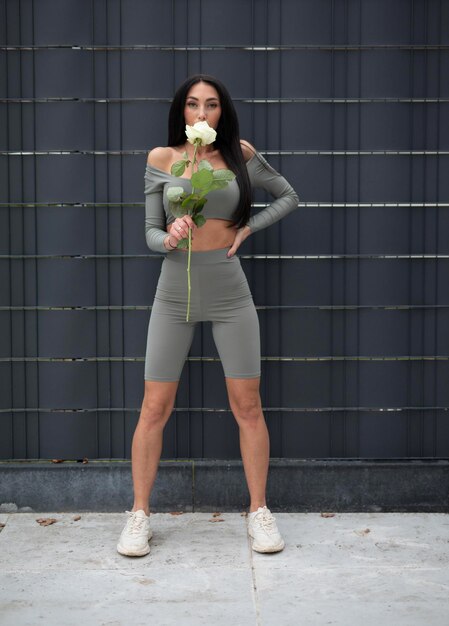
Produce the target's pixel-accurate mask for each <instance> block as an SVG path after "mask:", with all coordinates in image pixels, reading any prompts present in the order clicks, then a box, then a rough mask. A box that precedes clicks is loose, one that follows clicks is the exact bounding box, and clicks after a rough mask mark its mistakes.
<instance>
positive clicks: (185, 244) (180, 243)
mask: <svg viewBox="0 0 449 626" xmlns="http://www.w3.org/2000/svg"><path fill="white" fill-rule="evenodd" d="M188 247H189V240H188V238H187V237H184V239H180V240H179V241H178V245H177V248H188Z"/></svg>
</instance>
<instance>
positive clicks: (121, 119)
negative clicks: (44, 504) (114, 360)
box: [110, 0, 125, 447]
mask: <svg viewBox="0 0 449 626" xmlns="http://www.w3.org/2000/svg"><path fill="white" fill-rule="evenodd" d="M119 17H120V24H119V39H120V46H122V45H123V32H122V24H123V0H119ZM119 67H120V70H119V85H120V87H119V90H120V91H119V93H120V253H121V254H123V251H124V242H123V233H124V230H125V224H124V219H123V200H124V198H123V158H122V152H123V103H122V98H123V52H122V50H121V49H120V52H119ZM124 264H125V261H124V259H123V258H122V259H121V260H120V279H121V294H120V297H121V301H122V306H124V305H125V302H124V294H125V284H124V275H125V268H124ZM120 320H121V329H122V336H121V341H120V345H121V348H122V350H123V348H124V346H125V341H124V339H125V326H124V313H123V311H122V312H121V318H120ZM121 375H122V387H121V390H120V391H121V396H122V398H123V400H124V397H125V364H124V363H123V364H122V367H121ZM123 400H122V406H124V405H125V403H124V401H123ZM122 419H123V421H125V412H124V411H123V412H122ZM110 440H111V447H112V437H111V438H110ZM123 445H124V442H123Z"/></svg>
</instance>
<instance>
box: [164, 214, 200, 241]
mask: <svg viewBox="0 0 449 626" xmlns="http://www.w3.org/2000/svg"><path fill="white" fill-rule="evenodd" d="M189 227H190V228H191V229H192V239H193V231H194V230H195V228H198V227H197V225H196V224H195V222H194V221H193V220H192V218H191V217H190V215H183V216H182V217H177V218H176V219H175V220H174V222H172V223H171V224H170V226H169V227H168V228H169V231H168V232H169V234H170V236H169V237H167V240H168V246H169V247H170V248H172V249H173V248H175V247H176V246H177V245H178V242H179V241H180V240H181V239H184V238H187V237H188V236H189ZM167 240H166V241H167Z"/></svg>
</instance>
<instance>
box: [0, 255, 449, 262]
mask: <svg viewBox="0 0 449 626" xmlns="http://www.w3.org/2000/svg"><path fill="white" fill-rule="evenodd" d="M238 256H239V258H240V259H266V260H269V259H277V260H299V259H303V260H306V261H308V260H317V259H318V260H320V259H321V260H322V259H348V260H350V259H361V260H364V259H410V260H414V259H442V260H446V259H449V254H239V255H238ZM149 258H156V259H160V258H162V255H161V254H0V261H5V260H8V261H11V260H25V261H27V260H31V259H38V260H42V259H59V260H65V261H67V260H74V259H76V260H77V261H90V260H92V259H149Z"/></svg>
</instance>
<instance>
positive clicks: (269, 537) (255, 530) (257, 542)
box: [248, 506, 285, 552]
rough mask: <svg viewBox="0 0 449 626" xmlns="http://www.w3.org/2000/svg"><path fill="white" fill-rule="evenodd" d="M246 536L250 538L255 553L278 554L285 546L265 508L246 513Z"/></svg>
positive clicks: (273, 520) (268, 510)
mask: <svg viewBox="0 0 449 626" xmlns="http://www.w3.org/2000/svg"><path fill="white" fill-rule="evenodd" d="M248 534H249V536H250V537H251V538H252V549H253V550H256V552H278V551H279V550H282V549H283V548H284V546H285V543H284V540H283V539H282V537H281V534H280V532H279V530H278V527H277V525H276V520H275V519H274V517H273V515H272V514H271V511H270V509H267V507H266V506H260V507H259V508H258V509H257V511H252V512H251V513H248Z"/></svg>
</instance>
